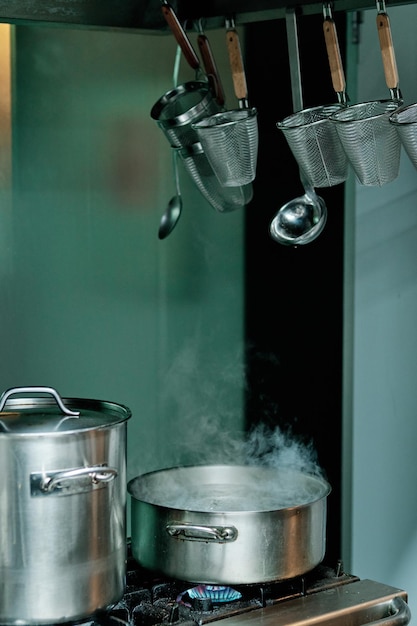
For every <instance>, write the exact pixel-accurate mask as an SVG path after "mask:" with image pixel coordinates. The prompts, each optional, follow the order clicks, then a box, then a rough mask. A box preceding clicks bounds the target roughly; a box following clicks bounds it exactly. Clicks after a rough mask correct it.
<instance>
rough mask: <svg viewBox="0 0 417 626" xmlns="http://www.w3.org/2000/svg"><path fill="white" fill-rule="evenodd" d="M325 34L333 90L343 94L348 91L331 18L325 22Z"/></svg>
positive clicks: (334, 26) (334, 27)
mask: <svg viewBox="0 0 417 626" xmlns="http://www.w3.org/2000/svg"><path fill="white" fill-rule="evenodd" d="M323 32H324V40H325V42H326V49H327V56H328V59H329V67H330V74H331V77H332V84H333V89H334V90H335V92H336V93H341V92H344V91H345V89H346V80H345V73H344V71H343V65H342V58H341V55H340V47H339V40H338V38H337V32H336V25H335V23H334V20H332V19H330V18H326V19H325V20H324V22H323Z"/></svg>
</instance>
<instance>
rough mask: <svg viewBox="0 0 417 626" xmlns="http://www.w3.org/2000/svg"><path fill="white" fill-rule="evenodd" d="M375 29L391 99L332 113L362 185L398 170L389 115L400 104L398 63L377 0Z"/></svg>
mask: <svg viewBox="0 0 417 626" xmlns="http://www.w3.org/2000/svg"><path fill="white" fill-rule="evenodd" d="M377 8H378V13H377V19H376V22H377V29H378V36H379V43H380V48H381V56H382V62H383V66H384V74H385V81H386V84H387V87H388V88H389V90H390V94H391V99H389V100H375V101H372V102H362V103H360V104H355V105H352V106H350V107H348V108H347V109H346V110H343V111H337V112H336V113H334V114H333V115H332V116H331V120H332V121H333V123H334V124H335V127H336V130H337V133H338V135H339V138H340V141H341V143H342V145H343V148H344V150H345V152H346V154H347V156H348V158H349V161H350V163H351V164H352V166H353V169H354V170H355V174H356V177H357V178H358V180H359V182H360V183H361V184H362V185H369V186H378V185H379V186H381V185H385V184H386V183H390V182H392V181H393V180H395V179H396V178H397V176H398V173H399V168H400V156H401V141H400V138H399V135H398V133H397V130H396V128H395V126H394V125H392V124H390V116H391V114H392V113H393V112H394V111H396V110H397V109H398V108H399V107H400V106H401V104H402V99H401V94H400V90H399V80H398V71H397V64H396V60H395V54H394V47H393V43H392V36H391V28H390V22H389V17H388V15H387V13H386V12H385V4H384V3H383V2H380V1H379V0H378V2H377Z"/></svg>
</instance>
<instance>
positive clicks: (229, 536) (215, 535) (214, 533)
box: [165, 522, 238, 543]
mask: <svg viewBox="0 0 417 626" xmlns="http://www.w3.org/2000/svg"><path fill="white" fill-rule="evenodd" d="M165 528H166V531H167V533H168V535H170V536H171V537H175V538H177V539H186V540H187V541H206V542H207V541H213V542H216V543H226V542H227V541H235V540H236V539H237V535H238V532H237V528H235V527H234V526H203V525H199V524H183V523H179V522H172V523H171V524H167V526H166V527H165Z"/></svg>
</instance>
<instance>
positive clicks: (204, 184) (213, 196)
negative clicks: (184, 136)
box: [179, 143, 253, 213]
mask: <svg viewBox="0 0 417 626" xmlns="http://www.w3.org/2000/svg"><path fill="white" fill-rule="evenodd" d="M179 155H180V157H181V159H182V162H183V163H184V167H185V169H186V170H187V172H188V173H189V175H190V176H191V178H192V179H193V180H194V182H195V184H196V186H197V187H198V189H199V190H200V191H201V193H202V194H203V196H204V197H205V198H206V200H208V202H209V203H210V204H211V206H212V207H213V208H215V209H216V210H217V211H219V212H220V213H227V212H230V211H235V210H236V209H239V208H242V207H244V206H246V204H248V203H249V202H250V201H251V200H252V197H253V186H252V184H251V183H249V184H247V185H237V186H235V187H224V186H222V185H221V184H220V183H219V180H218V179H217V177H216V176H215V175H214V174H213V168H212V167H211V165H210V162H209V160H208V159H207V156H206V153H205V151H204V150H203V147H202V145H201V144H200V143H195V144H193V145H192V146H189V147H188V148H184V149H182V150H180V151H179Z"/></svg>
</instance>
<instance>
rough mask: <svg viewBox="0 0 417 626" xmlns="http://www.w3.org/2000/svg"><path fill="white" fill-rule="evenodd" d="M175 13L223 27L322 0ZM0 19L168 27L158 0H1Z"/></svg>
mask: <svg viewBox="0 0 417 626" xmlns="http://www.w3.org/2000/svg"><path fill="white" fill-rule="evenodd" d="M413 1H414V0H410V2H407V0H389V5H391V6H392V5H397V4H411V3H412V2H413ZM171 4H172V6H173V7H174V9H175V11H176V13H177V15H178V18H179V19H180V20H181V21H182V22H183V23H184V22H185V23H186V21H187V20H189V21H190V22H196V21H198V20H199V19H202V20H203V23H204V28H206V29H210V28H220V27H222V26H224V21H225V17H233V18H234V20H235V23H236V24H246V23H251V22H259V21H269V20H274V19H279V18H282V17H284V14H285V10H286V8H294V7H299V8H300V11H302V13H303V14H314V13H321V11H322V7H323V4H322V3H318V2H316V1H309V0H306V1H305V2H303V3H302V4H300V2H299V1H297V0H287V2H286V3H285V4H282V2H279V1H278V2H277V0H275V1H272V0H227V2H225V0H199V1H198V2H196V1H195V0H172V2H171ZM373 7H375V3H372V2H370V0H335V1H334V3H333V11H335V12H336V11H359V10H362V9H367V8H373ZM0 22H3V23H9V24H16V25H22V24H29V25H30V24H32V25H36V24H38V25H50V26H66V27H71V28H98V29H125V30H129V31H139V32H144V33H153V34H166V33H168V32H169V30H168V27H167V24H166V22H165V20H164V18H163V16H162V13H161V3H160V0H14V1H13V2H10V0H0Z"/></svg>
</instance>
